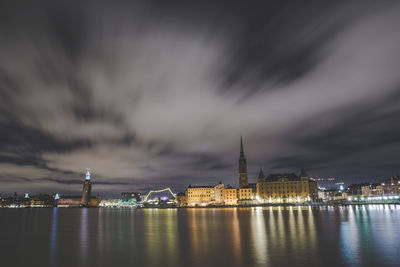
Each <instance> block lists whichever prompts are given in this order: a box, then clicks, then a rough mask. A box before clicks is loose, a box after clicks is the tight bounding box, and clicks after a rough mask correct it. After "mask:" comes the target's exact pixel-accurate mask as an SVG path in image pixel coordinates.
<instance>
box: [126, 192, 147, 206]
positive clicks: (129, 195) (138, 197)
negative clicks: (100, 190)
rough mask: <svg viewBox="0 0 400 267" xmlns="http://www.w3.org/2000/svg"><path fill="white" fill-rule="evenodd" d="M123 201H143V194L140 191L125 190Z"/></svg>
mask: <svg viewBox="0 0 400 267" xmlns="http://www.w3.org/2000/svg"><path fill="white" fill-rule="evenodd" d="M121 200H122V202H130V203H138V202H141V201H142V194H141V193H139V192H123V193H121Z"/></svg>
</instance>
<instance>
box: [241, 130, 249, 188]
mask: <svg viewBox="0 0 400 267" xmlns="http://www.w3.org/2000/svg"><path fill="white" fill-rule="evenodd" d="M248 186H249V179H248V177H247V161H246V157H245V156H244V150H243V140H242V137H240V156H239V188H242V187H248Z"/></svg>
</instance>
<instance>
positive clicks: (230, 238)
mask: <svg viewBox="0 0 400 267" xmlns="http://www.w3.org/2000/svg"><path fill="white" fill-rule="evenodd" d="M0 266H5V267H8V266H68V267H73V266H206V267H212V266H279V267H283V266H380V267H384V266H400V206H394V205H371V206H354V207H347V208H346V207H344V208H341V207H323V208H310V207H280V208H278V207H274V208H269V207H266V208H225V209H178V210H176V209H166V210H155V209H148V210H131V209H106V208H104V209H103V208H99V209H56V208H54V209H0Z"/></svg>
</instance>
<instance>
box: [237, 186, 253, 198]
mask: <svg viewBox="0 0 400 267" xmlns="http://www.w3.org/2000/svg"><path fill="white" fill-rule="evenodd" d="M252 198H253V190H252V189H251V188H239V200H242V199H247V200H248V199H252Z"/></svg>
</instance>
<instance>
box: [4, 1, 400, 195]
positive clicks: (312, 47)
mask: <svg viewBox="0 0 400 267" xmlns="http://www.w3.org/2000/svg"><path fill="white" fill-rule="evenodd" d="M399 12H400V4H399V3H396V2H387V3H385V4H384V5H383V4H381V3H375V2H373V1H371V2H369V1H366V2H357V1H353V2H350V3H344V2H340V1H338V2H335V3H329V4H327V5H318V4H317V2H314V3H313V2H309V3H307V4H300V3H298V4H297V3H294V2H293V3H291V4H290V5H288V4H285V3H278V2H271V3H268V11H265V9H264V6H261V5H258V4H255V5H247V4H241V3H240V1H238V2H232V3H230V5H229V6H228V5H226V4H218V3H214V4H207V3H196V4H194V3H191V4H185V3H184V2H179V3H171V5H168V6H166V5H163V4H160V3H151V4H149V3H146V2H145V1H136V2H134V3H110V2H104V4H103V5H95V4H93V3H90V2H85V3H80V4H75V3H68V2H62V3H57V4H56V3H51V2H50V1H47V2H46V1H44V2H41V5H40V8H39V7H37V6H36V4H33V3H29V2H28V1H27V2H26V3H24V5H22V4H20V3H14V2H12V1H4V2H2V3H1V4H0V36H1V43H0V57H1V58H2V61H1V62H0V111H1V113H0V194H5V193H10V192H11V193H12V192H14V191H17V192H20V193H22V192H59V193H69V192H71V193H74V192H79V191H81V186H82V174H83V173H84V171H85V170H86V168H91V172H92V174H93V179H94V184H95V189H94V191H95V192H96V193H97V192H99V193H101V194H104V195H113V194H119V193H120V192H126V191H142V192H143V191H148V190H149V189H153V188H164V187H169V186H171V185H172V186H174V188H175V190H176V191H178V192H179V191H183V190H184V189H185V188H186V187H187V185H188V184H202V185H204V184H216V183H218V182H219V181H220V180H222V181H224V183H226V184H232V185H234V186H236V185H238V176H237V175H238V171H239V170H238V165H237V160H238V156H239V142H238V140H239V138H240V136H243V143H244V147H245V152H246V160H247V173H248V179H249V182H251V183H254V182H255V181H256V179H257V176H258V172H259V168H260V167H263V170H264V172H265V174H269V173H279V172H296V173H297V172H299V171H300V169H301V168H305V169H306V170H307V172H308V173H309V174H310V175H311V176H323V177H336V178H337V179H339V180H340V181H343V182H344V183H346V184H350V183H354V182H362V181H367V182H379V181H381V180H383V179H388V178H389V177H391V176H394V175H397V174H399V172H400V164H399V162H398V158H397V153H398V152H397V151H398V149H399V148H400V143H399V139H398V136H399V134H400V128H399V126H398V123H397V118H398V117H399V115H400V114H399V113H400V108H399V107H400V105H399V104H400V103H399V102H400V97H399V95H400V94H399V92H400V91H399V85H400V78H399V76H398V73H397V70H398V69H399V67H400V63H399V62H400V58H399V53H398V51H397V50H398V47H399V46H400V37H399V36H398V34H397V32H398V25H399V23H400V17H399V16H398V14H399ZM277 14H279V16H278V15H277Z"/></svg>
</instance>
